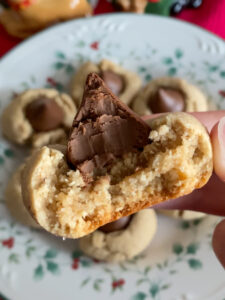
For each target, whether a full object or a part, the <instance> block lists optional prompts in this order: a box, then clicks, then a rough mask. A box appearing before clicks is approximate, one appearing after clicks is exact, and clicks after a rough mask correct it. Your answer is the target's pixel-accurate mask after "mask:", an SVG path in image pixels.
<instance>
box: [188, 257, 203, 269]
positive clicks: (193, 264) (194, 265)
mask: <svg viewBox="0 0 225 300" xmlns="http://www.w3.org/2000/svg"><path fill="white" fill-rule="evenodd" d="M188 265H189V267H190V268H191V269H193V270H199V269H201V268H202V262H201V261H200V260H199V259H195V258H190V259H189V260H188Z"/></svg>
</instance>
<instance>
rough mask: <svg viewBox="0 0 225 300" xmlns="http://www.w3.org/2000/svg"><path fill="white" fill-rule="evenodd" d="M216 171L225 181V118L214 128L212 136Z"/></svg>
mask: <svg viewBox="0 0 225 300" xmlns="http://www.w3.org/2000/svg"><path fill="white" fill-rule="evenodd" d="M210 137H211V141H212V148H213V165H214V171H215V173H216V174H217V176H219V178H220V179H221V180H223V181H225V117H223V118H221V119H220V121H219V122H217V123H216V125H215V126H214V127H213V129H212V131H211V134H210Z"/></svg>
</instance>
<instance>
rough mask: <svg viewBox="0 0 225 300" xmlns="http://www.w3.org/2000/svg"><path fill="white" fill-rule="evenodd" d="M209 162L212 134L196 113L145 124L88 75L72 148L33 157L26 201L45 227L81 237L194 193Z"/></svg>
mask: <svg viewBox="0 0 225 300" xmlns="http://www.w3.org/2000/svg"><path fill="white" fill-rule="evenodd" d="M149 132H150V133H149ZM116 137H117V138H116ZM112 141H114V142H113V143H112ZM81 146H82V147H81ZM62 147H63V146H62ZM109 149H110V150H109ZM81 150H82V151H81ZM68 161H69V162H68ZM212 167H213V164H212V147H211V143H210V138H209V135H208V133H207V131H206V129H205V128H204V127H203V126H202V124H201V123H199V121H198V120H197V119H195V118H194V117H192V116H191V115H189V114H186V113H170V114H165V115H163V116H160V117H158V118H156V119H152V120H149V121H148V123H143V121H142V119H141V118H139V117H138V116H137V115H136V114H135V113H133V112H132V111H131V110H130V109H129V108H128V107H126V105H125V104H124V103H122V102H121V101H119V99H118V98H117V97H116V96H115V95H113V94H112V93H111V91H110V90H109V89H108V88H107V87H106V85H105V84H104V83H103V81H102V80H101V79H100V78H99V77H98V76H97V75H96V74H90V75H89V76H88V78H87V82H86V86H85V92H84V97H83V101H82V105H81V107H80V109H79V111H78V113H77V115H76V117H75V119H74V122H73V128H72V130H71V135H70V138H69V142H68V147H67V148H66V147H65V148H64V150H60V149H53V148H49V147H47V146H45V147H43V148H41V149H39V150H37V151H36V152H35V153H34V154H33V155H32V157H31V158H30V159H29V160H28V162H27V163H26V166H25V168H24V170H23V174H22V187H23V189H22V190H23V199H24V203H25V205H26V207H27V209H28V210H29V211H30V213H31V214H32V216H33V217H34V218H35V220H36V221H37V222H38V223H39V224H40V225H41V226H42V227H43V228H44V229H45V230H47V231H49V232H51V233H53V234H55V235H59V236H64V237H68V238H79V237H82V236H84V235H87V234H89V233H91V232H93V231H95V230H96V229H97V228H99V227H101V226H103V225H104V224H106V223H110V222H113V221H115V220H117V219H119V218H121V217H124V216H127V215H130V214H133V213H135V212H138V211H139V210H141V209H144V208H147V207H150V206H152V205H154V204H158V203H160V202H163V201H166V200H168V199H173V198H178V197H180V196H183V195H186V194H188V193H191V192H192V191H193V190H194V189H196V188H200V187H202V186H203V185H204V184H206V182H207V181H208V179H209V178H210V176H211V174H212Z"/></svg>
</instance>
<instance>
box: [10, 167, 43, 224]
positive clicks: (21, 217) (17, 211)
mask: <svg viewBox="0 0 225 300" xmlns="http://www.w3.org/2000/svg"><path fill="white" fill-rule="evenodd" d="M24 165H25V164H22V165H21V166H20V167H18V169H17V170H16V171H15V173H14V174H13V176H12V177H11V179H10V180H9V182H8V184H7V187H6V190H5V202H6V206H7V208H8V210H9V212H10V213H11V215H12V217H13V218H14V219H15V220H16V221H18V222H20V223H22V224H23V225H26V226H29V227H34V228H40V226H39V225H38V224H37V223H36V222H35V221H34V219H33V218H32V217H31V215H30V214H29V212H28V211H27V209H26V207H25V206H24V203H23V197H22V190H21V173H22V170H23V168H24Z"/></svg>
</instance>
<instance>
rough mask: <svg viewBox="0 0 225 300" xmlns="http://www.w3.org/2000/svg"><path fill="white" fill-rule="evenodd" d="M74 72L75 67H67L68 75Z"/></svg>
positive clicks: (69, 65)
mask: <svg viewBox="0 0 225 300" xmlns="http://www.w3.org/2000/svg"><path fill="white" fill-rule="evenodd" d="M73 71H74V67H73V66H72V65H71V64H68V65H67V66H66V73H67V74H70V73H72V72H73Z"/></svg>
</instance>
